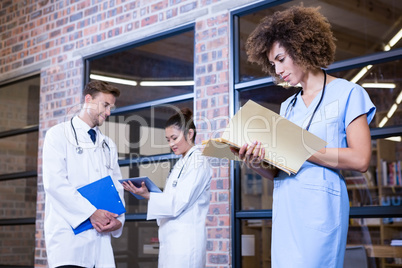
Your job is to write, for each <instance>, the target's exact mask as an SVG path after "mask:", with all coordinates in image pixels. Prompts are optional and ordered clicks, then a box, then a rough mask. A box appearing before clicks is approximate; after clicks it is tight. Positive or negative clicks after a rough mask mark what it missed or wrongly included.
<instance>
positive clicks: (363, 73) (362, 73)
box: [350, 65, 373, 83]
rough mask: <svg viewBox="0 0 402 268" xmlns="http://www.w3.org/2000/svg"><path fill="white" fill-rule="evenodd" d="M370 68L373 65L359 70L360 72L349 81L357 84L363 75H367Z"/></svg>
mask: <svg viewBox="0 0 402 268" xmlns="http://www.w3.org/2000/svg"><path fill="white" fill-rule="evenodd" d="M371 67H373V65H367V66H366V67H364V68H363V69H361V70H360V72H359V73H358V74H357V75H356V76H355V77H353V78H352V79H351V80H350V81H351V82H353V83H357V81H359V80H360V78H362V77H363V75H365V74H366V73H367V71H368V70H370V69H371Z"/></svg>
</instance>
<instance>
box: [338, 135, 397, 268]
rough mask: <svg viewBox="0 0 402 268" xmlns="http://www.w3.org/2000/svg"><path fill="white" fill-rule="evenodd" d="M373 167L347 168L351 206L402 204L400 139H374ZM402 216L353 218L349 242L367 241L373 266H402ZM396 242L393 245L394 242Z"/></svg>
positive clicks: (365, 243)
mask: <svg viewBox="0 0 402 268" xmlns="http://www.w3.org/2000/svg"><path fill="white" fill-rule="evenodd" d="M372 148H373V154H372V160H371V169H370V170H369V171H368V172H367V173H365V174H361V173H360V174H359V173H353V172H344V173H345V174H344V176H345V179H346V182H347V187H348V193H349V200H350V205H351V206H379V205H381V206H401V209H402V200H401V199H402V182H401V179H402V178H401V173H400V172H401V171H400V160H401V159H400V154H401V153H400V151H401V144H400V142H395V141H391V140H386V139H378V140H374V141H373V146H372ZM401 240H402V218H382V219H380V218H368V219H351V222H350V227H349V233H348V246H351V245H359V244H360V245H364V246H365V248H366V252H367V256H368V257H369V261H370V263H371V265H370V266H369V267H381V268H391V267H402V247H401V246H396V245H395V244H398V243H399V242H400V241H401ZM391 244H392V245H391Z"/></svg>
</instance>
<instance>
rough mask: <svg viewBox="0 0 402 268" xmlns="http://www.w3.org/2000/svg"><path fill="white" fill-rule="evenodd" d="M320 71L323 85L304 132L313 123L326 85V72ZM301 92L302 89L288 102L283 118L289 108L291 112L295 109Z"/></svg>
mask: <svg viewBox="0 0 402 268" xmlns="http://www.w3.org/2000/svg"><path fill="white" fill-rule="evenodd" d="M322 71H323V73H324V85H323V86H322V92H321V97H320V100H319V101H318V103H317V106H315V109H314V111H313V114H312V115H311V117H310V121H309V122H308V124H307V126H306V130H309V128H310V125H311V122H312V121H313V117H314V115H315V113H316V112H317V110H318V107H319V106H320V104H321V102H322V99H323V98H324V92H325V85H326V83H327V72H326V71H325V70H324V69H322ZM302 91H303V89H300V90H299V91H298V92H297V93H296V94H295V96H294V97H293V99H292V100H291V101H290V102H289V104H288V107H286V112H285V117H286V116H287V114H288V110H289V107H290V108H291V109H290V111H292V109H293V107H295V105H296V101H297V96H298V95H299V93H300V92H302Z"/></svg>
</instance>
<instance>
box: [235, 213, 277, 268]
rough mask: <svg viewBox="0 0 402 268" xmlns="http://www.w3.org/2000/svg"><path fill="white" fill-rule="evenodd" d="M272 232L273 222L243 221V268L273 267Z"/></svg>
mask: <svg viewBox="0 0 402 268" xmlns="http://www.w3.org/2000/svg"><path fill="white" fill-rule="evenodd" d="M271 230H272V221H271V220H264V219H249V220H242V221H241V240H242V241H241V259H242V266H241V267H243V268H257V267H261V268H269V267H271Z"/></svg>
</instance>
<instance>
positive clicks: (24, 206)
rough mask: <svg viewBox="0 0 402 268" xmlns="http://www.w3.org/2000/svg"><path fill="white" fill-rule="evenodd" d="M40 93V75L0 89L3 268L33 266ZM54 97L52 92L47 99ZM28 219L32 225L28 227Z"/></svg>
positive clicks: (0, 253) (0, 260) (0, 254)
mask: <svg viewBox="0 0 402 268" xmlns="http://www.w3.org/2000/svg"><path fill="white" fill-rule="evenodd" d="M39 94H40V77H39V75H37V76H34V77H30V78H26V79H23V80H19V81H17V82H13V83H10V84H6V85H2V86H0V137H1V138H0V177H2V178H1V180H0V221H2V220H4V224H0V266H3V265H4V267H6V266H7V267H9V266H12V265H16V266H17V265H18V266H21V267H22V266H24V267H29V266H33V265H34V252H35V250H34V249H35V224H34V220H35V218H36V195H37V177H36V171H37V168H38V160H37V158H38V131H37V130H36V128H35V127H37V126H38V124H39ZM53 97H54V96H53V93H49V94H48V95H47V96H46V98H47V99H52V98H53ZM24 176H25V177H24ZM26 219H28V220H31V219H32V222H33V224H26ZM8 220H12V222H13V223H12V224H8V222H9V221H8Z"/></svg>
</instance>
